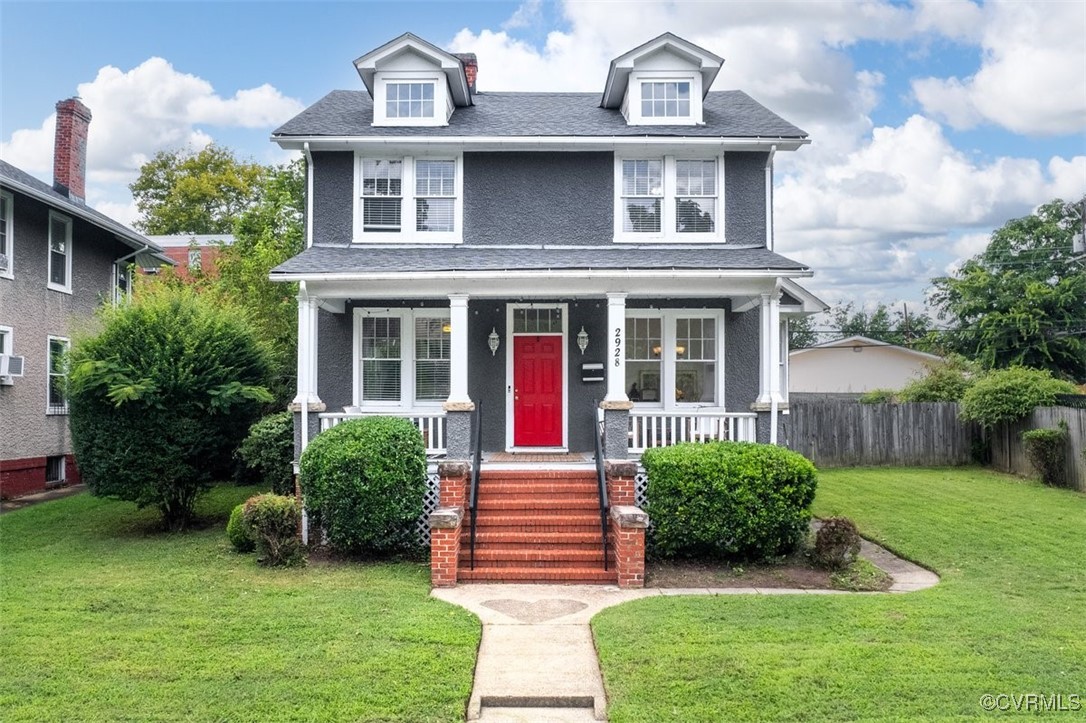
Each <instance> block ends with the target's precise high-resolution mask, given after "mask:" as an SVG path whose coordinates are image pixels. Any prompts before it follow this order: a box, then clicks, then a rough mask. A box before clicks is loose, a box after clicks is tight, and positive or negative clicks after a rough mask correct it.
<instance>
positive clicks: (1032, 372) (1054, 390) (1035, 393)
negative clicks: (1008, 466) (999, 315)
mask: <svg viewBox="0 0 1086 723" xmlns="http://www.w3.org/2000/svg"><path fill="white" fill-rule="evenodd" d="M1074 389H1075V387H1074V385H1073V384H1071V383H1070V382H1065V381H1061V380H1059V379H1053V378H1052V374H1051V372H1049V371H1048V370H1047V369H1028V368H1026V367H1011V368H1009V369H997V370H995V371H992V372H989V373H988V374H986V375H985V376H983V377H981V378H980V379H978V380H977V381H976V383H974V384H973V386H971V387H970V388H969V389H967V390H966V391H965V393H964V394H963V395H962V402H961V417H962V419H967V420H973V421H975V422H979V423H980V425H981V426H982V427H985V428H987V429H991V428H992V427H995V426H996V425H997V424H1000V423H1002V422H1014V421H1017V420H1019V419H1022V418H1023V417H1025V416H1026V415H1028V414H1029V413H1030V412H1032V411H1033V410H1034V409H1035V408H1036V407H1043V406H1049V405H1051V404H1053V403H1054V402H1055V401H1056V395H1057V394H1070V393H1072V392H1073V391H1074Z"/></svg>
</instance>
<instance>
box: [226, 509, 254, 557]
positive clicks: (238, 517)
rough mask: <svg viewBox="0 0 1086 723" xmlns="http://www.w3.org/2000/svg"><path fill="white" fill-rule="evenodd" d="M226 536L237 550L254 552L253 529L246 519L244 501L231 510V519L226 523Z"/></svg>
mask: <svg viewBox="0 0 1086 723" xmlns="http://www.w3.org/2000/svg"><path fill="white" fill-rule="evenodd" d="M226 536H227V538H229V540H230V544H231V545H233V546H234V550H236V551H237V552H252V551H253V550H255V549H256V541H255V540H254V539H253V531H252V529H250V528H249V524H248V523H247V522H246V521H245V503H244V502H243V503H241V504H240V505H238V506H237V507H235V508H234V509H233V510H232V511H231V512H230V521H229V522H227V523H226Z"/></svg>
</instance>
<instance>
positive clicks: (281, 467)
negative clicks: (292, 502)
mask: <svg viewBox="0 0 1086 723" xmlns="http://www.w3.org/2000/svg"><path fill="white" fill-rule="evenodd" d="M238 457H239V458H240V459H241V461H242V462H243V463H244V464H245V466H246V468H247V469H248V470H249V471H251V472H252V473H254V474H255V475H256V478H257V481H259V482H261V483H265V484H269V485H270V486H271V490H272V492H275V493H276V494H279V495H293V494H294V415H293V414H291V413H290V412H277V413H275V414H269V415H268V416H266V417H264V418H263V419H261V420H259V421H258V422H256V423H255V424H253V426H251V427H249V435H248V436H247V437H246V438H245V439H244V441H242V443H241V446H240V447H238Z"/></svg>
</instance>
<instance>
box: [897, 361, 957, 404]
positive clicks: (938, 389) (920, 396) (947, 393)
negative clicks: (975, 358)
mask: <svg viewBox="0 0 1086 723" xmlns="http://www.w3.org/2000/svg"><path fill="white" fill-rule="evenodd" d="M974 375H975V369H974V365H973V364H972V363H971V362H968V361H966V360H964V359H962V358H961V357H952V358H951V359H949V360H948V361H947V363H945V364H929V365H927V372H926V373H925V374H924V376H922V377H920V378H919V379H914V380H913V381H911V382H909V383H908V384H906V385H905V386H904V387H903V388H902V390H901V391H900V392H899V393H898V399H900V400H901V401H902V402H959V401H961V398H962V395H964V394H965V391H966V390H967V389H969V387H970V386H972V385H973V381H974Z"/></svg>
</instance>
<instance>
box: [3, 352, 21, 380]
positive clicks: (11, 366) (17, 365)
mask: <svg viewBox="0 0 1086 723" xmlns="http://www.w3.org/2000/svg"><path fill="white" fill-rule="evenodd" d="M22 375H23V357H21V356H14V355H12V354H0V377H6V378H8V379H11V378H13V377H21V376H22Z"/></svg>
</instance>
